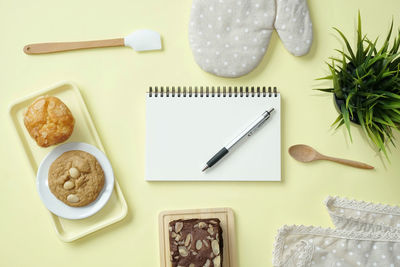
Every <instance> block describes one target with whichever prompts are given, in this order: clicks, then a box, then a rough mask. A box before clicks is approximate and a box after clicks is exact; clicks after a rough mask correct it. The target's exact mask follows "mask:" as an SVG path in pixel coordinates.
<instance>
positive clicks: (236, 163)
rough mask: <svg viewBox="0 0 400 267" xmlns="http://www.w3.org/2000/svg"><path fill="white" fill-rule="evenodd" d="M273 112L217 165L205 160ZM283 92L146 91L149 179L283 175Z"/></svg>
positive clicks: (268, 177) (238, 178) (275, 177)
mask: <svg viewBox="0 0 400 267" xmlns="http://www.w3.org/2000/svg"><path fill="white" fill-rule="evenodd" d="M271 108H274V109H275V110H274V112H273V113H271V117H270V118H269V119H268V120H267V121H266V122H265V123H264V125H262V126H261V127H260V128H259V129H258V130H257V131H256V132H255V133H254V134H253V135H252V136H250V137H247V138H245V139H244V140H242V141H241V142H240V143H239V144H237V145H236V146H235V147H234V148H233V149H232V150H231V151H230V152H229V153H228V154H227V155H226V156H225V157H224V158H223V159H222V160H220V161H219V162H218V163H216V164H215V165H214V166H213V167H212V168H209V169H207V170H206V171H205V172H202V171H201V170H202V168H203V167H204V165H205V163H206V162H207V161H208V160H209V159H210V158H211V157H212V156H214V154H215V153H217V152H218V151H219V150H220V149H221V148H222V147H223V146H225V145H227V144H228V143H229V142H230V141H231V140H232V139H233V138H235V137H236V136H237V135H238V134H240V133H241V132H242V130H244V129H245V128H246V127H247V126H249V125H250V123H252V122H253V121H254V120H256V119H257V118H258V117H259V116H261V114H262V113H263V112H264V111H266V110H269V109H271ZM280 128H281V126H280V94H277V95H276V96H274V94H272V96H269V95H268V94H267V95H266V96H262V95H261V96H257V95H255V96H252V95H249V96H247V97H246V96H245V95H243V96H242V97H240V96H236V97H235V96H231V97H229V96H228V95H226V96H225V97H223V96H222V95H220V96H219V97H218V96H214V97H211V95H209V96H208V97H206V96H205V95H204V96H203V97H200V96H197V97H195V96H194V95H192V97H189V96H188V95H186V96H185V97H184V96H182V95H181V96H180V97H178V96H175V97H172V96H171V95H170V96H168V97H166V95H165V94H164V96H162V97H161V96H160V95H158V96H157V97H156V96H155V95H154V94H153V95H152V96H150V95H149V94H147V96H146V169H145V176H146V177H145V178H146V180H153V181H280V180H281V134H280Z"/></svg>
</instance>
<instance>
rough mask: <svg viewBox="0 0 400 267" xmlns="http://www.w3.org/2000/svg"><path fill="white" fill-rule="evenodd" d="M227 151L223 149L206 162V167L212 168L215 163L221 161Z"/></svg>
mask: <svg viewBox="0 0 400 267" xmlns="http://www.w3.org/2000/svg"><path fill="white" fill-rule="evenodd" d="M228 152H229V150H228V149H226V148H225V147H223V148H222V149H221V150H220V151H218V153H217V154H215V155H214V157H212V158H211V159H210V160H209V161H207V166H208V167H212V166H213V165H214V164H215V163H217V162H218V161H219V160H220V159H222V158H223V157H224V156H225V155H226V154H228Z"/></svg>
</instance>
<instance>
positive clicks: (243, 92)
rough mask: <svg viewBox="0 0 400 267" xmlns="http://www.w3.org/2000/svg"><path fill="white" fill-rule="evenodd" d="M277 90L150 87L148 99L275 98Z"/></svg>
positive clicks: (247, 87)
mask: <svg viewBox="0 0 400 267" xmlns="http://www.w3.org/2000/svg"><path fill="white" fill-rule="evenodd" d="M277 96H278V91H277V88H276V87H275V86H274V87H271V86H269V87H268V88H267V87H266V86H263V87H260V86H257V87H254V86H251V87H249V86H245V87H243V86H223V87H220V86H217V87H215V86H211V87H209V86H205V87H203V86H200V87H198V86H195V87H192V86H189V87H186V86H177V87H175V86H172V87H171V89H170V88H169V86H166V87H164V86H160V87H158V86H155V87H154V89H153V87H151V86H150V88H149V97H277Z"/></svg>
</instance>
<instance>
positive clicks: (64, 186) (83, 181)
mask: <svg viewBox="0 0 400 267" xmlns="http://www.w3.org/2000/svg"><path fill="white" fill-rule="evenodd" d="M104 179H105V178H104V172H103V169H102V168H101V166H100V163H99V162H98V161H97V159H96V158H95V157H94V156H92V155H91V154H89V153H87V152H84V151H81V150H71V151H67V152H65V153H63V154H62V155H61V156H60V157H58V158H57V159H56V160H55V161H54V162H53V163H52V164H51V166H50V169H49V175H48V182H49V188H50V191H51V192H52V193H53V195H55V196H56V197H57V198H58V199H59V200H61V201H62V202H64V203H65V204H67V205H69V206H72V207H82V206H86V205H88V204H90V203H91V202H93V201H94V200H95V199H96V198H97V197H98V195H99V193H100V191H101V190H102V189H103V186H104Z"/></svg>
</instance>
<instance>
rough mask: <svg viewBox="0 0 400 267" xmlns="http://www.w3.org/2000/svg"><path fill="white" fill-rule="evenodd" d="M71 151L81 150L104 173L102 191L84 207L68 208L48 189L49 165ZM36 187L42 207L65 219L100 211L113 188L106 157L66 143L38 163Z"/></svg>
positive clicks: (89, 147)
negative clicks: (96, 162) (97, 163)
mask: <svg viewBox="0 0 400 267" xmlns="http://www.w3.org/2000/svg"><path fill="white" fill-rule="evenodd" d="M71 150H82V151H85V152H87V153H90V154H92V155H93V156H94V157H95V158H96V159H97V161H98V162H99V163H100V165H101V168H102V169H103V171H104V176H105V181H104V187H103V189H102V190H101V192H100V194H99V196H98V197H97V199H96V200H95V201H93V202H92V203H90V204H89V205H87V206H84V207H70V206H68V205H66V204H65V203H63V202H62V201H61V200H59V199H57V198H56V197H55V196H54V195H53V193H51V191H50V188H49V182H48V173H49V168H50V166H51V164H52V163H53V162H54V160H56V159H57V158H58V157H59V156H61V155H62V154H63V153H65V152H67V151H71ZM36 186H37V190H38V192H39V196H40V198H41V199H42V201H43V203H44V205H45V206H46V208H47V209H49V210H50V211H51V212H52V213H54V214H55V215H57V216H59V217H62V218H65V219H72V220H76V219H83V218H87V217H89V216H91V215H93V214H95V213H96V212H98V211H99V210H101V209H102V208H103V207H104V205H105V204H106V203H107V201H108V200H109V199H110V196H111V194H112V192H113V188H114V173H113V170H112V167H111V163H110V161H109V160H108V159H107V156H106V155H105V154H104V153H103V152H101V151H100V150H99V149H98V148H97V147H95V146H92V145H90V144H86V143H67V144H63V145H60V146H58V147H56V148H54V149H53V150H52V151H51V152H50V153H49V154H48V155H47V156H46V157H45V158H44V159H43V161H42V162H41V163H40V166H39V169H38V172H37V177H36Z"/></svg>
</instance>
